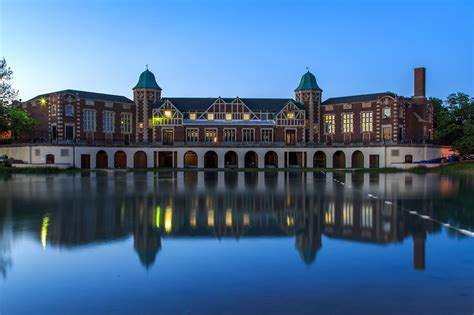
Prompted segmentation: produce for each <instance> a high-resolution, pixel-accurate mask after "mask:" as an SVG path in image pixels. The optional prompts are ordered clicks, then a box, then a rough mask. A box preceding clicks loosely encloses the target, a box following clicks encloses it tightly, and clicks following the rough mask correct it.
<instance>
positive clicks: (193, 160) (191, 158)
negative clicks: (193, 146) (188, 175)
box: [184, 151, 198, 167]
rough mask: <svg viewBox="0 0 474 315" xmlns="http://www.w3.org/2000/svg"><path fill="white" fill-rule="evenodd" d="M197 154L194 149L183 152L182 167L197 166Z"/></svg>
mask: <svg viewBox="0 0 474 315" xmlns="http://www.w3.org/2000/svg"><path fill="white" fill-rule="evenodd" d="M197 166H198V156H197V154H196V152H194V151H188V152H186V153H185V154H184V167H197Z"/></svg>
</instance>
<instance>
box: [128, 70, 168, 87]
mask: <svg viewBox="0 0 474 315" xmlns="http://www.w3.org/2000/svg"><path fill="white" fill-rule="evenodd" d="M133 89H134V90H135V89H156V90H161V88H160V86H159V85H158V83H156V79H155V75H154V74H153V73H152V72H151V71H150V70H148V69H146V70H145V71H143V72H142V74H140V79H139V80H138V83H137V85H135V87H134V88H133Z"/></svg>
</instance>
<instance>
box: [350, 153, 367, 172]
mask: <svg viewBox="0 0 474 315" xmlns="http://www.w3.org/2000/svg"><path fill="white" fill-rule="evenodd" d="M352 168H364V154H363V153H362V152H361V151H359V150H357V151H355V152H354V153H352Z"/></svg>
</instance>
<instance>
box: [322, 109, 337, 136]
mask: <svg viewBox="0 0 474 315" xmlns="http://www.w3.org/2000/svg"><path fill="white" fill-rule="evenodd" d="M335 132H336V121H335V118H334V114H330V115H324V133H326V134H333V133H335Z"/></svg>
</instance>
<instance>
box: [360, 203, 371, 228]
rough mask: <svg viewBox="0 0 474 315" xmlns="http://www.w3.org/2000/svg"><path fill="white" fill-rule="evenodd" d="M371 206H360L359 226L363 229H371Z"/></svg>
mask: <svg viewBox="0 0 474 315" xmlns="http://www.w3.org/2000/svg"><path fill="white" fill-rule="evenodd" d="M372 212H373V211H372V205H371V204H370V203H365V204H363V205H362V220H361V225H362V227H363V228H371V227H372Z"/></svg>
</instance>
